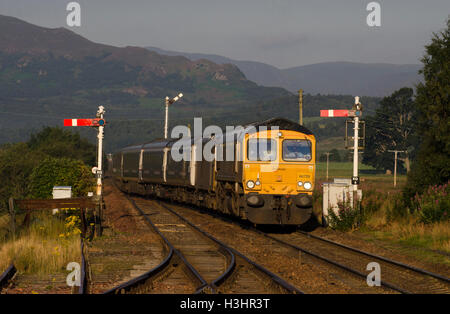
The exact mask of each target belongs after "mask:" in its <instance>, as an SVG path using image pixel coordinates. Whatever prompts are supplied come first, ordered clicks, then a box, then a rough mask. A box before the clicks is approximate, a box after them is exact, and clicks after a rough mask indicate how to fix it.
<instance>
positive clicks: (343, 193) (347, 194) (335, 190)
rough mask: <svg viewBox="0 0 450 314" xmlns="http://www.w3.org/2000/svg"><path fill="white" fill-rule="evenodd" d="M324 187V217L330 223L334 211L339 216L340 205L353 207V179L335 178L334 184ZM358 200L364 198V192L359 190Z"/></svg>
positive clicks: (323, 185)
mask: <svg viewBox="0 0 450 314" xmlns="http://www.w3.org/2000/svg"><path fill="white" fill-rule="evenodd" d="M322 187H323V206H322V208H323V212H322V213H323V217H324V218H325V219H326V220H327V221H329V218H328V216H329V213H330V211H333V212H334V213H335V214H336V215H337V216H339V212H338V209H339V207H338V204H339V203H347V202H348V203H349V204H350V206H352V207H353V186H352V182H351V179H343V178H335V179H334V182H327V183H323V184H322ZM357 193H358V199H361V198H362V191H361V190H358V192H357Z"/></svg>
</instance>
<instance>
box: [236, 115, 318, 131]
mask: <svg viewBox="0 0 450 314" xmlns="http://www.w3.org/2000/svg"><path fill="white" fill-rule="evenodd" d="M252 126H253V127H259V126H266V127H267V128H270V127H278V128H279V129H280V130H290V131H297V132H301V133H304V134H307V135H312V134H313V133H312V132H311V131H310V130H309V129H307V128H305V127H304V126H303V125H300V124H298V123H296V122H294V121H291V120H288V119H285V118H272V119H269V120H265V121H259V122H253V123H249V124H247V125H245V128H247V127H252Z"/></svg>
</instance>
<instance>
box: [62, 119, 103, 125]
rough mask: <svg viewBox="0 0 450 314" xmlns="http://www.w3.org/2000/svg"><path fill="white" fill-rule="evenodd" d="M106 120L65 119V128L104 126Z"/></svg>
mask: <svg viewBox="0 0 450 314" xmlns="http://www.w3.org/2000/svg"><path fill="white" fill-rule="evenodd" d="M104 125H105V120H104V119H64V126H104Z"/></svg>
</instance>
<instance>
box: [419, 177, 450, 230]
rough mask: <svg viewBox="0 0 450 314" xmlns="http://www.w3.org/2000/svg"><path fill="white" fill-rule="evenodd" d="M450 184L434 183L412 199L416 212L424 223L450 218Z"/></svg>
mask: <svg viewBox="0 0 450 314" xmlns="http://www.w3.org/2000/svg"><path fill="white" fill-rule="evenodd" d="M449 192H450V184H449V183H446V184H443V185H433V186H430V187H428V189H427V190H425V192H423V193H422V194H416V195H415V197H414V198H413V199H412V200H411V201H412V204H413V205H412V206H413V208H414V210H415V212H416V213H417V214H418V215H419V217H420V221H421V222H423V223H433V222H438V221H444V220H448V219H449V218H448V217H449V214H450V212H449V209H450V195H449Z"/></svg>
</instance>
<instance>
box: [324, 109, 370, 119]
mask: <svg viewBox="0 0 450 314" xmlns="http://www.w3.org/2000/svg"><path fill="white" fill-rule="evenodd" d="M359 115H361V111H356V110H347V109H342V110H335V109H330V110H320V116H321V117H329V118H332V117H354V116H359Z"/></svg>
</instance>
